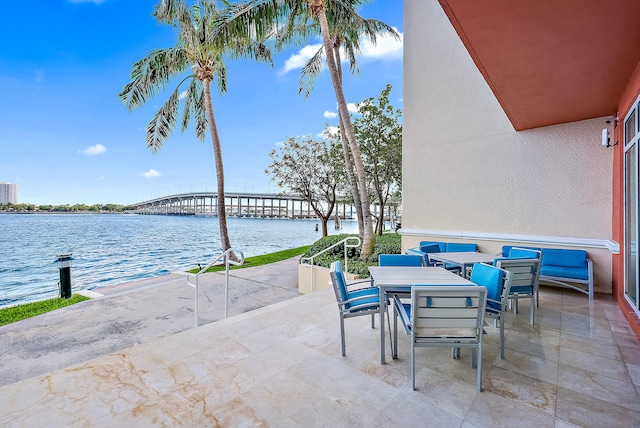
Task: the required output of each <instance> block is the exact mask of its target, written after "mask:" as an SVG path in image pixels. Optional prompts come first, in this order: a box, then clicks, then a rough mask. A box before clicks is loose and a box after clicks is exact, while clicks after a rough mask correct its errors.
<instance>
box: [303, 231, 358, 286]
mask: <svg viewBox="0 0 640 428" xmlns="http://www.w3.org/2000/svg"><path fill="white" fill-rule="evenodd" d="M349 240H351V241H352V242H351V243H350V242H349ZM353 241H355V243H354V242H353ZM340 244H343V245H344V271H345V272H349V270H348V266H347V248H358V247H359V246H360V244H361V241H360V238H359V237H357V236H349V237H347V238H345V239H343V240H342V241H340V242H336V243H335V244H333V245H332V246H330V247H327V248H325V249H324V250H322V251H320V252H319V253H316V254H314V255H312V256H310V257H303V258H301V259H300V264H307V265H310V266H311V291H312V292H313V291H315V284H314V280H313V266H314V265H313V259H314V258H316V257H317V256H319V255H320V254H324V253H326V252H327V251H329V250H330V249H332V248H335V247H337V246H338V245H340Z"/></svg>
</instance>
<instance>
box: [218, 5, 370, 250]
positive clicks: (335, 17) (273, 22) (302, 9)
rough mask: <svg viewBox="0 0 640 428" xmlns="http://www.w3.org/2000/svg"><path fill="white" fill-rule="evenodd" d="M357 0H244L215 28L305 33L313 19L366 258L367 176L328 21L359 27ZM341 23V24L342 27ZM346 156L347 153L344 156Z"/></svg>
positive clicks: (232, 31)
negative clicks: (351, 174) (350, 168)
mask: <svg viewBox="0 0 640 428" xmlns="http://www.w3.org/2000/svg"><path fill="white" fill-rule="evenodd" d="M360 3H361V2H360V1H359V0H249V1H247V2H246V3H242V4H234V5H231V6H230V7H229V8H226V9H225V10H224V11H223V12H221V14H219V16H218V17H219V20H220V22H221V23H223V24H224V25H218V26H216V28H217V29H218V31H221V32H222V33H224V34H221V36H220V37H221V38H230V37H233V35H234V34H237V33H238V32H244V34H246V35H256V36H257V37H258V38H260V37H266V36H268V35H270V34H271V33H272V32H273V30H274V28H276V29H280V28H286V29H288V30H287V31H291V32H292V33H295V32H296V31H298V32H299V33H300V34H303V35H308V34H309V33H308V32H307V31H308V30H307V28H308V26H307V24H306V23H307V22H308V21H309V19H312V20H314V22H316V24H317V25H318V26H319V29H320V34H321V35H322V41H323V47H324V51H325V59H326V63H327V68H328V70H329V74H330V76H331V82H332V84H333V89H334V92H335V95H336V101H337V104H338V114H339V115H340V119H341V126H342V129H341V130H342V132H343V133H344V134H345V136H346V139H347V141H348V143H349V148H350V152H351V156H352V159H353V165H354V169H355V173H356V177H355V178H356V180H355V181H356V182H357V187H358V192H357V193H358V194H359V196H360V206H361V207H362V212H363V222H362V223H363V233H362V237H363V244H362V251H361V257H362V258H365V257H367V256H369V255H371V254H372V253H373V245H374V234H373V224H372V220H371V215H370V206H371V202H370V197H369V194H368V193H367V186H366V179H365V171H364V165H363V162H362V156H361V155H360V150H359V148H358V144H357V142H356V138H355V134H354V132H353V126H352V125H351V118H350V116H349V110H348V109H347V102H346V99H345V97H344V92H343V90H342V77H341V75H340V73H339V72H338V65H337V62H336V53H335V49H334V43H333V40H332V32H331V26H330V23H329V19H328V16H330V17H331V22H332V23H334V28H345V27H347V26H348V27H349V28H360V25H361V22H362V20H363V18H362V17H361V16H360V15H358V13H357V12H356V11H355V6H357V5H358V4H360ZM343 26H344V27H343ZM345 158H348V156H345Z"/></svg>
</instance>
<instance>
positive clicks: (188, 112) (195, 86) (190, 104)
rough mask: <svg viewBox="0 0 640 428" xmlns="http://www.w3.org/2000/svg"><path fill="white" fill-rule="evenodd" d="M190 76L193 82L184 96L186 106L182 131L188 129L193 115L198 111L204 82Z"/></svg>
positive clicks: (183, 113)
mask: <svg viewBox="0 0 640 428" xmlns="http://www.w3.org/2000/svg"><path fill="white" fill-rule="evenodd" d="M190 78H191V83H189V87H188V88H187V90H186V93H185V96H184V107H183V109H182V128H181V131H182V132H184V131H186V130H187V128H188V127H189V122H190V121H191V116H192V115H194V114H195V113H196V108H197V106H198V105H197V99H198V97H199V92H202V82H200V81H199V80H198V79H194V78H192V77H190Z"/></svg>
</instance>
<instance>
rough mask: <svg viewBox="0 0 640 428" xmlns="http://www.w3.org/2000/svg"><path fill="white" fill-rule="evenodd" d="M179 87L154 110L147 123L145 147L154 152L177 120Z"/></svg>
mask: <svg viewBox="0 0 640 428" xmlns="http://www.w3.org/2000/svg"><path fill="white" fill-rule="evenodd" d="M179 102H180V88H179V87H178V88H176V89H175V90H174V91H173V93H172V94H171V95H170V96H169V99H167V101H166V102H165V103H164V105H163V106H162V107H161V108H160V110H158V111H157V112H156V114H155V115H154V116H153V119H151V121H150V122H149V124H148V125H147V148H148V149H150V150H151V151H152V152H154V153H156V152H157V151H158V150H160V148H161V147H162V144H163V143H164V142H165V141H166V140H167V138H169V136H170V135H171V131H172V130H173V128H175V126H176V122H177V120H178V107H179Z"/></svg>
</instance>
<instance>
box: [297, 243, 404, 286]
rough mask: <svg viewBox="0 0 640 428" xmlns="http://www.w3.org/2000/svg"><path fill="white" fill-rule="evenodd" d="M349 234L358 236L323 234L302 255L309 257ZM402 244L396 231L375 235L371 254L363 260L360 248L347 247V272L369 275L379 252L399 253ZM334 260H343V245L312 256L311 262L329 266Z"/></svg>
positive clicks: (375, 264) (362, 276)
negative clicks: (370, 267)
mask: <svg viewBox="0 0 640 428" xmlns="http://www.w3.org/2000/svg"><path fill="white" fill-rule="evenodd" d="M350 236H358V235H356V234H341V235H331V236H325V237H323V238H320V239H319V240H317V241H316V242H315V243H314V244H313V245H311V247H309V249H308V250H307V252H306V253H304V254H303V255H302V257H303V258H304V257H311V256H313V255H314V254H318V253H319V252H321V251H322V250H324V249H326V248H328V247H330V246H332V245H333V244H335V243H337V242H340V241H342V240H343V239H345V238H348V237H350ZM401 252H402V244H401V237H400V235H398V234H397V233H385V234H383V235H376V237H375V244H374V247H373V254H371V255H370V256H369V257H367V258H366V259H365V260H360V248H348V249H347V258H348V265H349V266H348V268H349V273H353V274H356V275H359V276H360V277H361V278H366V277H368V276H369V266H377V265H378V256H379V255H380V254H401ZM334 261H341V262H344V245H338V246H336V247H334V248H332V249H331V250H329V251H327V252H326V253H324V254H322V255H320V256H318V257H316V258H314V262H313V264H314V265H316V266H324V267H327V268H328V267H329V266H331V263H332V262H334Z"/></svg>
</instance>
